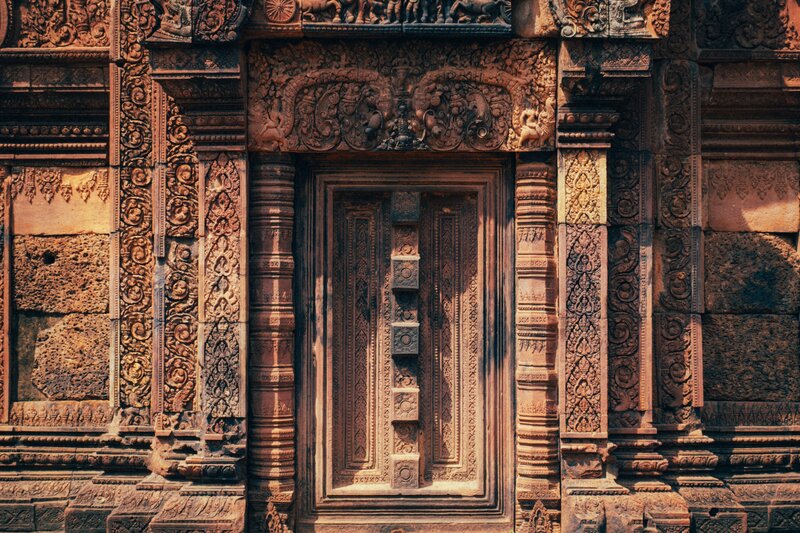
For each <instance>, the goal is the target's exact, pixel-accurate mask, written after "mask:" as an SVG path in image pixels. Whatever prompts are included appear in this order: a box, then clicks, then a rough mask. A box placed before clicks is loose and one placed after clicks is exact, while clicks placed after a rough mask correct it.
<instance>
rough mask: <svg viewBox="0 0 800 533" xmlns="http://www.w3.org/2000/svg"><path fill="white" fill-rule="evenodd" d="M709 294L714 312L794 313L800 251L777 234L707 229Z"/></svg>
mask: <svg viewBox="0 0 800 533" xmlns="http://www.w3.org/2000/svg"><path fill="white" fill-rule="evenodd" d="M705 298H706V310H707V311H708V312H711V313H781V314H789V313H796V312H797V311H798V309H800V254H798V253H797V251H796V249H795V246H794V244H793V243H791V242H789V241H788V240H787V239H785V238H783V237H780V236H777V235H769V234H762V233H714V232H707V233H706V235H705Z"/></svg>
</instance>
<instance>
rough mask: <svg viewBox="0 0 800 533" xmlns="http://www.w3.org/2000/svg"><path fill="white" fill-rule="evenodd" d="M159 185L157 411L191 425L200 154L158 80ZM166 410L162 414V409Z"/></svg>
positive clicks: (163, 425) (162, 425) (159, 425)
mask: <svg viewBox="0 0 800 533" xmlns="http://www.w3.org/2000/svg"><path fill="white" fill-rule="evenodd" d="M153 101H154V113H153V115H154V118H153V123H154V130H155V134H154V139H153V144H154V148H155V149H154V159H155V172H154V176H155V183H154V185H153V211H154V212H153V219H154V242H155V244H154V255H155V256H156V258H157V260H156V280H155V291H154V307H155V325H154V336H153V408H152V411H153V414H154V425H155V426H156V430H169V429H176V428H177V427H178V426H180V427H181V429H188V427H187V424H186V423H185V421H186V420H194V417H191V416H190V414H191V412H194V411H196V410H197V404H196V396H197V394H196V390H197V366H198V360H197V334H198V326H199V325H198V320H199V317H198V259H197V256H198V246H199V243H198V241H197V228H198V223H199V220H198V184H197V158H196V156H195V154H194V147H193V145H192V142H191V141H190V139H189V134H188V131H187V128H186V126H185V125H184V124H183V116H182V115H181V112H180V109H179V108H178V106H177V105H176V104H175V102H174V100H172V98H170V97H168V96H166V95H165V94H164V92H163V90H161V89H160V87H159V86H158V85H156V84H154V86H153ZM161 415H163V416H161Z"/></svg>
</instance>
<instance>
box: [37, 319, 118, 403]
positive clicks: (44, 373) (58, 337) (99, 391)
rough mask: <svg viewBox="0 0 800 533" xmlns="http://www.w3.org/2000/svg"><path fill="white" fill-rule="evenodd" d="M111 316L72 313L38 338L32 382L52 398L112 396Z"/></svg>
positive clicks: (71, 398) (41, 332) (92, 398)
mask: <svg viewBox="0 0 800 533" xmlns="http://www.w3.org/2000/svg"><path fill="white" fill-rule="evenodd" d="M108 358H109V321H108V316H107V315H91V314H90V315H83V314H71V315H67V316H65V317H64V318H63V319H62V320H60V321H59V322H58V323H57V324H55V325H54V326H52V327H50V328H47V329H42V330H40V331H39V333H38V335H37V337H36V350H35V353H34V366H33V372H32V374H31V382H32V383H33V385H34V387H36V388H37V389H38V390H40V391H41V392H42V393H43V394H44V395H45V396H46V397H47V398H48V399H49V400H97V399H105V398H108V370H109V363H108Z"/></svg>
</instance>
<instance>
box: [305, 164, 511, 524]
mask: <svg viewBox="0 0 800 533" xmlns="http://www.w3.org/2000/svg"><path fill="white" fill-rule="evenodd" d="M370 170H372V172H371V171H370ZM496 170H497V169H495V172H491V171H489V170H488V169H483V174H482V175H481V173H480V172H471V173H469V174H465V175H461V176H458V175H452V176H451V175H447V176H444V177H442V176H436V175H435V174H433V173H431V172H427V173H426V172H422V173H418V174H415V175H413V176H410V175H408V174H409V173H408V170H402V167H400V166H398V167H396V169H395V171H394V172H393V171H392V168H391V165H389V166H385V167H384V168H382V169H379V168H378V167H375V168H373V169H370V168H359V169H356V170H355V173H353V172H346V171H343V170H342V169H339V170H332V171H330V172H320V173H312V176H311V177H310V178H309V183H308V184H307V186H306V192H307V194H308V197H307V200H308V201H309V202H308V205H307V206H306V207H307V213H308V214H309V215H310V217H311V218H312V219H313V220H308V219H307V220H308V222H310V224H309V227H308V228H305V231H302V230H301V231H299V232H298V235H299V238H300V239H303V237H302V236H303V235H306V236H308V237H309V241H308V242H306V246H305V249H306V250H307V252H308V254H307V257H306V258H305V259H304V260H301V263H303V264H304V265H306V266H307V267H308V272H307V273H308V275H309V277H308V278H307V282H308V288H309V289H310V291H311V293H312V294H313V299H309V300H307V302H308V313H307V319H306V321H305V324H306V326H307V331H306V341H307V342H306V344H305V346H306V350H307V351H305V353H301V355H300V360H301V366H303V367H304V369H305V370H306V373H305V374H304V377H305V379H306V380H307V386H301V389H302V390H301V398H300V402H301V404H303V405H304V407H303V408H301V410H300V412H301V413H303V414H304V415H306V416H305V418H306V420H305V421H304V422H305V423H303V421H301V435H300V445H301V447H304V448H305V450H302V449H301V451H300V453H299V455H300V456H303V457H306V458H307V459H308V460H309V463H311V464H309V465H308V466H309V467H308V468H301V469H300V475H301V477H305V478H306V479H302V480H301V485H302V486H305V487H307V491H306V496H307V498H308V500H307V501H306V505H307V507H306V509H304V510H305V511H307V514H308V516H309V517H312V516H314V517H315V519H317V520H319V518H320V516H322V517H323V522H324V517H325V516H326V515H328V514H329V515H330V516H334V515H335V516H336V517H337V519H336V520H339V521H341V520H342V519H344V520H351V519H352V520H353V522H352V523H363V522H365V521H369V513H370V512H374V511H375V510H377V509H381V510H383V512H390V511H391V510H393V509H394V510H397V511H398V513H403V512H408V511H412V510H413V512H414V513H416V514H417V515H419V517H425V516H426V515H431V514H436V513H439V514H441V513H442V512H443V511H444V510H446V509H448V508H451V509H464V510H466V509H469V508H471V509H473V510H475V511H478V512H482V513H486V512H487V511H491V512H492V513H494V514H495V517H500V516H501V515H502V512H500V511H499V509H501V506H500V501H501V483H500V482H499V479H498V477H499V471H500V469H501V468H503V467H504V466H505V465H506V462H505V457H504V455H505V454H506V450H505V448H502V449H501V447H510V443H511V442H512V441H511V440H510V439H509V440H505V441H501V440H500V438H499V437H500V436H501V434H502V432H503V431H505V430H506V429H507V428H506V420H507V419H501V418H500V417H499V410H501V409H503V408H504V406H503V405H501V401H500V398H501V396H500V391H501V388H503V387H505V386H506V383H505V381H504V380H505V378H504V377H502V376H501V373H499V372H498V371H499V370H500V369H501V368H500V367H501V366H502V358H501V357H500V356H499V354H500V353H502V352H501V351H500V348H501V346H500V345H499V344H498V339H497V336H496V333H495V332H496V324H495V322H496V320H497V316H498V315H497V313H496V310H495V305H496V303H497V302H498V299H497V287H498V277H497V276H498V273H499V272H500V271H502V269H503V264H504V261H502V260H499V261H498V244H497V235H498V233H497V230H498V227H497V222H498V208H497V205H498V199H499V197H500V192H501V191H500V187H498V185H499V184H498V181H499V174H498V173H497V172H496ZM361 173H363V175H361ZM301 246H302V245H301ZM312 250H313V253H312ZM437 507H438V508H439V509H438V510H436V508H437ZM343 513H344V514H348V513H349V514H351V516H349V517H345V518H342V515H343ZM442 516H446V513H444V514H442ZM406 518H407V517H402V515H400V514H398V517H397V520H405V519H406ZM428 518H430V516H428ZM420 519H422V518H420ZM391 521H392V520H390V522H391ZM412 521H413V520H412ZM382 523H383V524H386V523H387V522H386V520H384V521H383V522H382ZM309 528H310V526H309ZM314 528H316V529H318V528H319V524H317V525H316V526H315V527H314Z"/></svg>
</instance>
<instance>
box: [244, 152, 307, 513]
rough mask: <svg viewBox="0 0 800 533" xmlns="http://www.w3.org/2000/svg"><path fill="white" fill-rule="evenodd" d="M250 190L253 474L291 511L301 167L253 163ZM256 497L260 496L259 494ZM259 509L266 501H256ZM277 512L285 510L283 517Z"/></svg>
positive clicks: (273, 160) (276, 503)
mask: <svg viewBox="0 0 800 533" xmlns="http://www.w3.org/2000/svg"><path fill="white" fill-rule="evenodd" d="M252 175H253V179H252V188H251V190H250V213H251V216H250V228H249V232H250V283H251V286H250V351H251V358H250V367H249V376H250V378H249V379H250V401H251V402H252V403H253V405H258V406H259V407H258V409H257V410H254V411H252V412H251V416H250V444H251V446H250V456H249V464H248V468H249V472H250V474H251V476H252V477H253V478H255V479H257V480H258V481H257V482H256V483H259V484H260V485H259V486H257V487H256V489H257V491H258V493H257V494H256V499H259V500H260V503H261V504H262V505H263V504H264V502H265V501H266V500H269V501H270V503H271V505H272V507H271V508H272V509H273V511H274V512H278V511H280V512H281V513H284V512H285V511H286V508H287V507H288V505H289V504H290V503H291V501H292V498H293V496H294V472H295V466H294V465H295V461H294V457H295V456H294V437H295V434H294V431H295V430H294V428H295V408H294V329H295V315H294V304H293V291H292V279H293V275H294V257H293V255H292V238H293V227H294V226H293V224H294V177H295V168H294V163H293V162H292V160H291V159H289V158H288V157H280V156H273V157H265V158H263V159H262V158H258V159H255V160H254V161H253V166H252ZM251 494H252V492H251ZM256 503H259V502H256ZM275 509H277V511H275Z"/></svg>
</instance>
